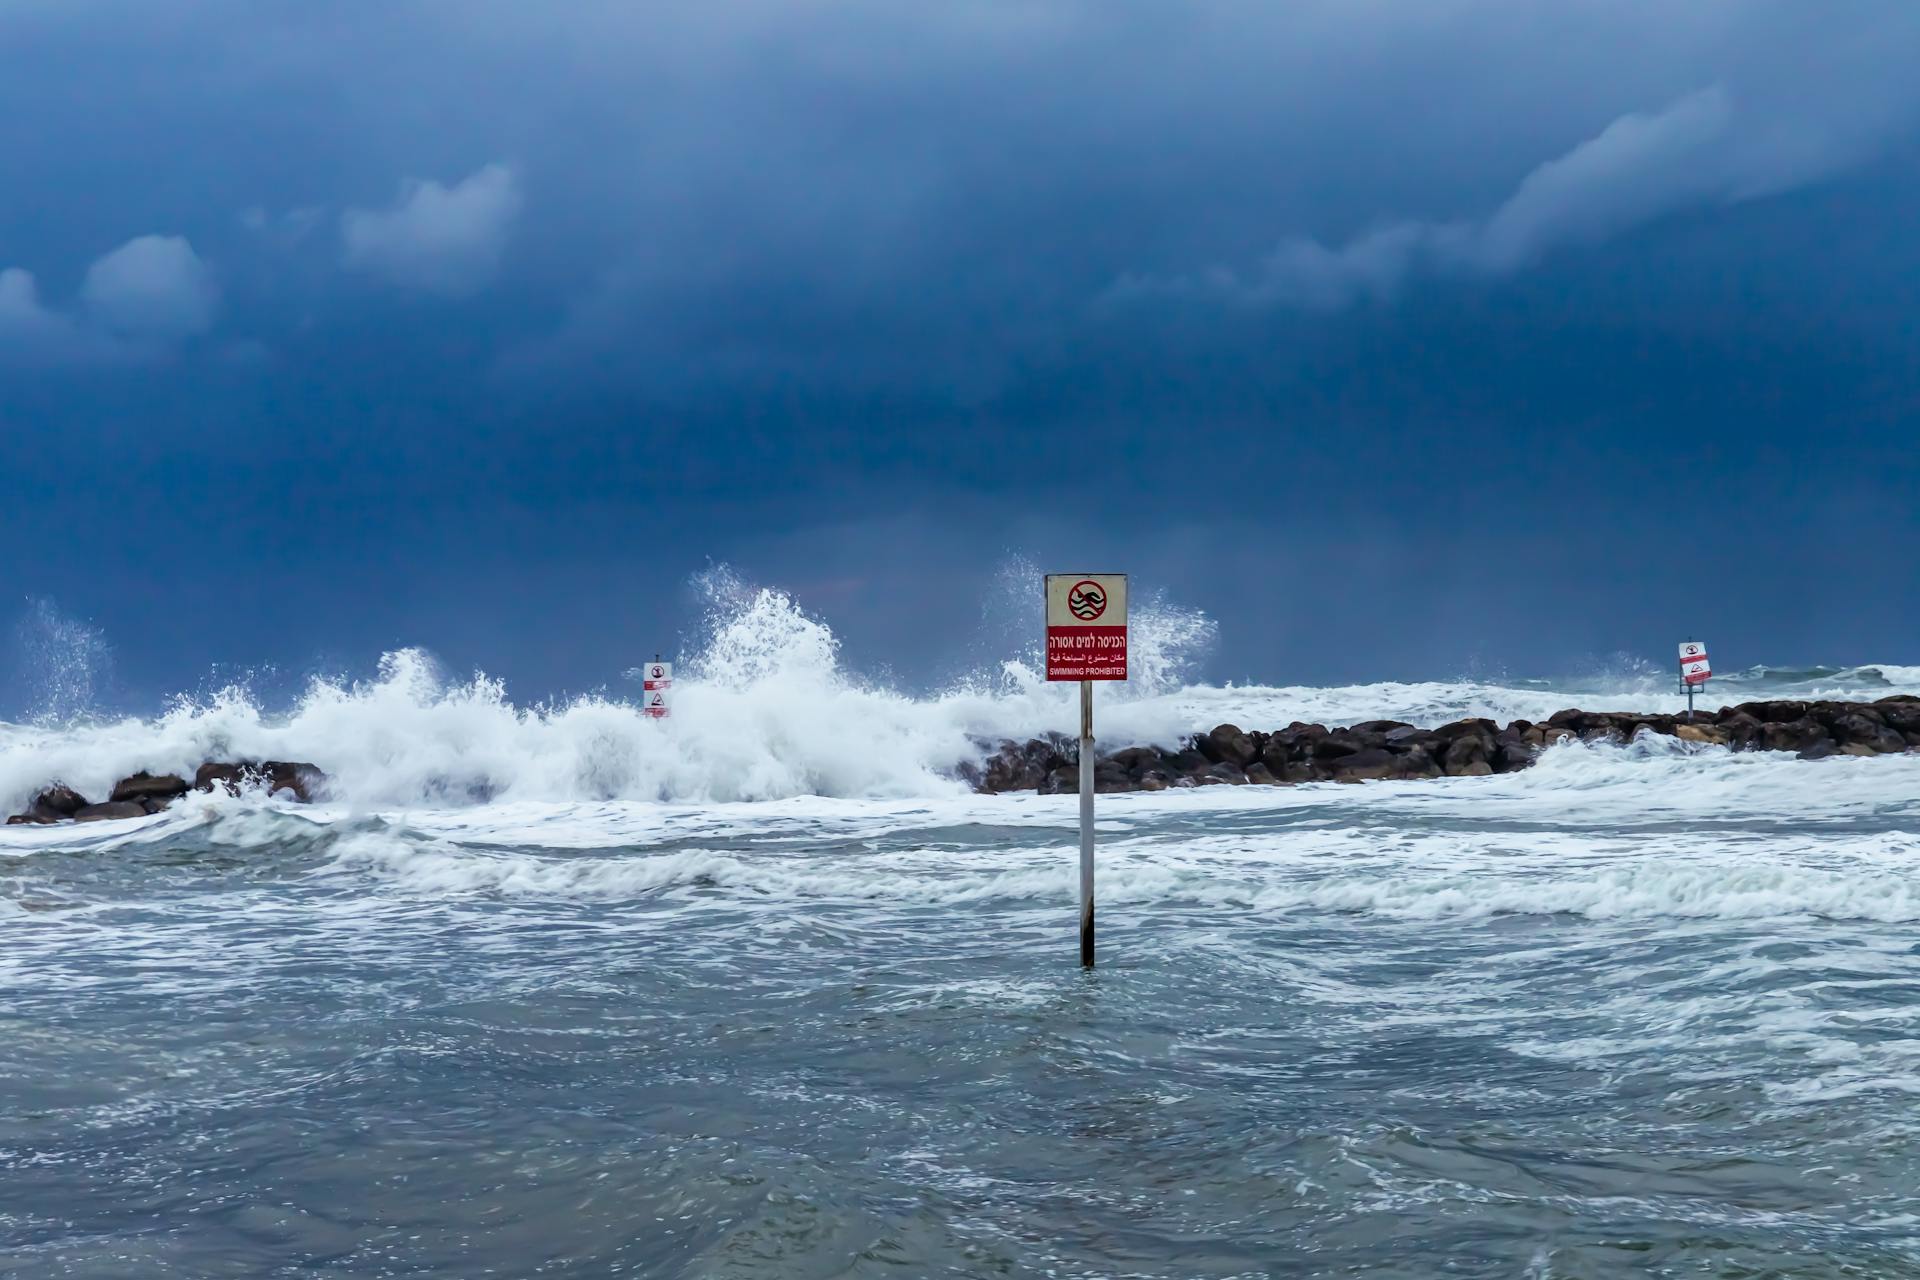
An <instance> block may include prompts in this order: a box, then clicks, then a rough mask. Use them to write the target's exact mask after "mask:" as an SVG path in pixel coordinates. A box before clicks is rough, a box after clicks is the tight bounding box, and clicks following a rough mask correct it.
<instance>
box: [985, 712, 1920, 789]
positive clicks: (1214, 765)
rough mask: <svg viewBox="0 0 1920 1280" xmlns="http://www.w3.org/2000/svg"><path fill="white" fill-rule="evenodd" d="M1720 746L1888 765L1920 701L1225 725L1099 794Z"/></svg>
mask: <svg viewBox="0 0 1920 1280" xmlns="http://www.w3.org/2000/svg"><path fill="white" fill-rule="evenodd" d="M1643 733H1645V734H1658V735H1663V736H1667V737H1673V738H1678V739H1683V740H1685V741H1690V742H1697V743H1702V744H1711V745H1717V746H1723V747H1727V748H1730V749H1732V750H1735V751H1791V752H1794V753H1796V754H1797V755H1799V756H1800V757H1801V758H1802V759H1806V760H1817V759H1820V758H1822V757H1824V756H1833V755H1855V756H1873V755H1886V754H1890V753H1893V752H1904V751H1910V750H1917V749H1920V697H1915V696H1913V695H1910V694H1899V695H1895V696H1892V697H1886V698H1881V699H1879V700H1878V701H1875V702H1794V701H1770V702H1745V703H1741V704H1740V705H1738V706H1732V707H1722V708H1720V710H1718V711H1704V710H1703V711H1700V712H1697V713H1696V714H1695V716H1694V717H1693V718H1692V719H1691V720H1689V719H1688V718H1687V716H1685V715H1664V714H1643V713H1639V712H1628V711H1579V710H1573V709H1569V710H1566V711H1559V712H1555V713H1554V714H1553V715H1551V716H1549V717H1548V718H1547V719H1546V720H1544V721H1540V722H1538V723H1536V722H1534V721H1530V720H1515V721H1513V722H1511V723H1509V724H1506V725H1504V726H1503V725H1500V724H1497V723H1496V722H1494V721H1492V720H1478V719H1476V720H1456V721H1454V722H1453V723H1451V724H1444V725H1441V726H1439V727H1438V728H1431V729H1423V728H1420V727H1418V726H1415V725H1411V724H1406V723H1404V722H1402V721H1398V720H1368V721H1365V722H1363V723H1361V724H1356V725H1349V726H1347V727H1344V728H1328V727H1327V726H1326V725H1322V724H1306V723H1303V722H1301V721H1295V722H1294V723H1292V724H1290V725H1288V726H1287V727H1286V728H1284V729H1276V730H1272V731H1266V732H1263V731H1260V730H1242V729H1241V728H1240V727H1239V726H1237V725H1232V724H1222V725H1218V726H1216V727H1215V728H1213V729H1212V730H1210V731H1209V732H1206V733H1199V734H1195V735H1194V736H1193V737H1191V738H1189V739H1187V740H1185V741H1184V742H1182V743H1181V745H1180V746H1179V747H1178V748H1177V749H1175V750H1166V749H1162V748H1158V747H1146V746H1134V747H1126V748H1123V749H1121V750H1118V751H1114V752H1112V753H1110V754H1105V755H1100V756H1097V757H1096V759H1095V763H1094V787H1095V789H1096V790H1098V791H1101V792H1121V791H1161V790H1165V789H1166V788H1168V787H1196V786H1201V787H1203V786H1220V785H1230V786H1245V785H1248V784H1255V785H1260V784H1264V785H1267V786H1284V785H1287V784H1290V783H1300V782H1369V781H1375V780H1380V779H1387V778H1441V777H1455V778H1459V777H1479V776H1485V775H1489V774H1496V773H1512V772H1514V771H1516V770H1519V769H1524V768H1526V767H1527V766H1529V765H1531V764H1532V763H1533V762H1534V761H1535V760H1537V759H1538V758H1539V755H1540V753H1541V752H1542V751H1544V750H1546V749H1547V748H1548V747H1550V746H1553V745H1554V744H1556V743H1559V742H1565V741H1568V740H1579V741H1583V742H1616V743H1624V742H1629V741H1631V740H1632V739H1633V738H1634V737H1635V736H1636V735H1639V734H1643ZM966 776H967V780H968V781H969V782H971V783H972V784H973V787H974V789H975V790H977V791H982V792H989V793H995V792H1003V791H1039V792H1041V793H1042V794H1055V793H1063V792H1071V791H1078V790H1079V788H1080V766H1079V745H1078V743H1077V742H1076V741H1075V740H1074V739H1072V738H1068V737H1064V736H1062V735H1059V734H1053V735H1049V736H1048V737H1045V738H1033V739H1030V740H1028V741H1026V742H1014V741H1010V740H1009V741H1003V742H1001V743H1000V744H999V745H998V747H997V748H996V749H995V750H994V751H993V753H992V754H991V755H989V756H988V758H987V759H986V761H985V762H984V763H983V764H981V765H979V766H977V767H972V768H970V769H969V770H967V771H966Z"/></svg>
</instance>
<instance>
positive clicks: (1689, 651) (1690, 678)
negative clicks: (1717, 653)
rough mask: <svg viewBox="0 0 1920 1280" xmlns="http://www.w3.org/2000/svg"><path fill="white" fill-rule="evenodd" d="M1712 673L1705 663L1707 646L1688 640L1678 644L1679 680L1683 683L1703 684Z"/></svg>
mask: <svg viewBox="0 0 1920 1280" xmlns="http://www.w3.org/2000/svg"><path fill="white" fill-rule="evenodd" d="M1712 675H1713V668H1712V667H1711V666H1709V665H1708V663H1707V646H1705V645H1703V644H1701V643H1700V642H1699V641H1697V640H1689V641H1687V642H1686V643H1685V644H1683V645H1681V646H1680V680H1681V683H1683V684H1705V683H1706V682H1707V681H1708V679H1710V678H1711V677H1712Z"/></svg>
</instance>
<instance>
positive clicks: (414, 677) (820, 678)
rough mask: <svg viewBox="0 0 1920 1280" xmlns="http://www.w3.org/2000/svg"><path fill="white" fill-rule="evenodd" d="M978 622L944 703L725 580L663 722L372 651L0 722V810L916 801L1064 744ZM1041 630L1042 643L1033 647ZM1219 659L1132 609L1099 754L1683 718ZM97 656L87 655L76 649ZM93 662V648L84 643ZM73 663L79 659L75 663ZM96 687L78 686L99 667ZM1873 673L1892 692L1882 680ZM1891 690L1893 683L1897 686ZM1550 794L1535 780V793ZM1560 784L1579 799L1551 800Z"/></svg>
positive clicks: (1152, 608) (1524, 693)
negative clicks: (239, 797)
mask: <svg viewBox="0 0 1920 1280" xmlns="http://www.w3.org/2000/svg"><path fill="white" fill-rule="evenodd" d="M1005 578H1006V581H1005V584H1004V589H1003V590H1001V591H998V592H996V593H995V594H994V597H993V598H992V599H990V601H989V602H988V606H987V610H986V615H987V619H988V623H989V624H990V625H989V626H988V630H989V631H992V630H997V631H998V632H999V633H1000V634H1001V635H1002V636H1004V637H1008V638H1012V639H1013V640H1015V641H1016V642H1019V643H1020V644H1022V645H1023V646H1024V647H1019V648H1016V650H1015V651H1014V653H1013V654H1012V656H1008V657H1003V658H1001V659H999V660H998V661H997V662H995V661H983V662H982V664H981V668H980V669H979V670H978V671H976V672H974V673H973V674H970V675H968V676H966V677H964V678H962V679H958V680H955V681H953V682H951V683H950V684H949V685H948V686H947V687H946V688H944V689H942V690H940V691H938V692H936V693H933V694H930V695H924V696H914V695H911V694H909V693H907V692H904V691H901V690H899V689H895V688H892V687H889V686H887V685H885V684H882V683H880V682H877V681H874V680H870V679H867V678H864V677H862V676H861V675H860V674H859V673H857V672H853V671H849V670H848V669H847V667H846V664H845V662H844V659H843V656H842V654H841V649H840V644H839V640H838V638H837V637H836V636H835V635H834V633H833V631H832V630H831V628H829V627H828V626H827V624H826V623H825V622H823V621H822V620H820V619H819V618H817V617H815V616H813V615H811V614H809V613H808V612H807V611H806V610H805V609H804V608H802V607H801V605H800V604H799V603H798V602H796V601H795V600H794V599H793V598H792V597H791V596H789V595H787V594H786V593H784V592H781V591H778V590H774V589H770V588H763V587H758V586H754V585H753V584H750V583H747V582H745V581H744V580H742V579H741V578H740V577H739V576H738V575H735V574H733V573H731V572H728V571H725V570H719V571H715V572H712V573H710V574H708V575H705V576H703V578H702V579H701V580H700V582H699V584H698V585H699V586H700V587H701V589H702V590H703V591H704V592H705V594H706V598H707V601H708V609H707V615H706V621H705V624H704V626H703V628H702V631H701V633H700V635H699V637H698V638H697V639H696V640H695V642H694V643H693V644H692V645H691V646H690V651H689V652H687V653H685V654H682V655H680V656H681V658H682V679H681V683H680V687H679V689H678V691H677V692H678V695H679V702H678V705H677V706H676V708H675V715H674V717H673V718H672V719H671V720H668V721H665V722H659V721H652V720H648V719H647V718H646V717H644V716H643V715H642V714H641V713H640V711H639V708H638V707H637V706H636V705H635V704H634V703H633V702H631V701H629V700H627V699H626V698H623V697H619V696H615V695H612V694H604V693H602V694H593V695H588V696H583V697H578V698H574V699H571V700H569V701H565V702H562V703H557V704H552V705H531V706H518V705H516V704H515V703H514V702H513V701H512V699H511V698H510V696H509V693H508V691H507V689H506V688H505V686H504V685H503V684H502V683H501V682H500V681H498V680H496V679H493V678H491V677H489V676H487V675H485V674H484V673H475V674H473V675H471V676H467V677H458V676H452V675H449V674H448V673H446V672H444V671H442V670H441V669H440V668H439V667H438V665H437V664H436V663H435V662H434V661H433V659H432V658H431V657H430V655H428V654H426V653H425V652H424V651H421V650H419V649H400V650H396V651H394V652H392V653H389V654H386V655H384V656H383V657H382V658H381V660H380V663H379V666H378V669H377V671H376V672H375V673H374V675H372V676H371V677H370V678H366V679H361V680H339V679H319V678H316V679H314V680H313V681H311V682H310V683H309V685H308V686H307V688H306V690H305V691H304V693H303V694H301V696H300V697H299V698H298V699H297V701H296V702H295V703H294V704H293V705H292V706H291V707H290V708H289V709H287V710H286V711H284V712H280V713H274V712H270V711H268V710H267V709H265V708H263V707H262V705H261V703H260V700H259V699H258V697H257V696H256V695H255V694H254V693H252V692H251V691H250V690H249V689H247V688H246V687H244V686H241V685H234V686H229V687H227V688H224V689H220V690H216V691H215V692H214V693H212V694H210V695H207V696H204V697H201V698H195V699H186V698H182V699H179V700H177V701H176V702H175V703H174V704H173V705H172V706H171V707H170V708H169V709H168V710H167V711H166V712H165V713H164V714H162V715H160V716H158V717H156V718H152V719H137V718H122V719H117V720H99V719H90V718H86V717H79V718H69V719H67V720H64V721H60V720H47V721H42V722H40V723H35V724H29V725H0V806H5V807H6V809H7V811H13V810H16V809H18V808H19V807H21V806H22V805H24V803H25V802H26V800H27V799H28V798H29V797H30V796H31V795H32V793H33V792H34V791H35V790H37V789H38V788H39V787H41V786H42V785H44V784H46V783H47V782H49V781H52V780H55V779H58V780H62V781H65V782H67V783H68V784H70V785H72V786H74V787H75V788H77V789H78V790H80V791H81V792H82V793H83V794H85V795H87V796H88V797H89V798H99V797H100V796H102V795H104V794H105V792H106V791H107V789H108V788H110V787H111V785H112V783H113V782H114V780H115V779H117V778H120V777H123V776H125V775H127V774H129V773H132V772H135V771H137V770H141V769H146V770H151V771H155V772H183V773H188V774H190V773H191V772H192V770H193V769H194V768H195V767H196V766H197V765H199V764H200V763H201V762H202V761H205V760H219V759H295V760H311V761H313V762H314V763H316V764H318V765H320V766H321V767H322V768H323V769H325V770H326V771H327V773H328V774H329V775H330V777H331V779H332V788H333V789H332V798H333V799H334V800H335V801H336V802H337V803H342V804H346V805H349V806H354V807H360V808H372V809H392V808H406V807H411V806H448V805H454V806H459V805H472V804H477V803H485V802H488V801H543V802H573V801H607V800H622V801H656V802H687V803H727V802H735V801H766V800H773V799H779V798H783V797H792V796H805V795H821V796H838V797H878V798H889V797H890V798H902V797H916V796H918V797H933V796H941V795H949V794H954V793H957V792H959V791H961V790H963V789H964V784H963V783H962V782H960V781H959V780H958V778H957V770H958V768H959V766H960V765H961V764H962V763H963V762H966V761H970V760H975V759H978V758H979V756H980V755H981V752H982V750H983V744H991V743H993V742H997V741H998V740H1000V739H1002V738H1015V739H1024V738H1027V737H1030V736H1033V735H1037V734H1043V733H1046V732H1050V731H1051V732H1069V731H1071V730H1072V728H1073V726H1074V724H1075V715H1076V709H1075V700H1074V692H1075V691H1074V690H1073V689H1072V688H1071V687H1070V686H1067V685H1053V684H1048V683H1047V682H1046V681H1044V680H1043V679H1041V678H1040V677H1039V675H1038V673H1037V672H1036V671H1035V669H1034V668H1033V666H1031V665H1030V663H1029V659H1031V658H1032V657H1033V653H1034V649H1033V646H1032V645H1031V644H1030V643H1027V641H1031V639H1032V637H1031V636H1029V637H1027V641H1021V637H1022V636H1023V634H1024V633H1023V632H1022V630H1021V627H1020V626H1019V625H1015V622H1009V621H1006V620H1005V618H1004V617H1002V616H1001V615H1003V614H1004V615H1006V616H1007V617H1013V618H1015V621H1017V620H1018V618H1019V617H1025V618H1026V619H1027V624H1028V625H1031V624H1032V623H1033V618H1034V615H1035V614H1036V613H1037V603H1036V602H1034V601H1032V600H1031V599H1030V600H1029V601H1028V602H1027V603H1026V604H1022V603H1021V602H1020V600H1019V599H1017V598H1016V595H1015V593H1014V591H1013V587H1014V586H1017V585H1018V583H1019V582H1022V581H1025V582H1027V583H1028V584H1029V586H1031V585H1032V583H1033V582H1034V581H1037V579H1033V578H1031V577H1030V576H1029V575H1028V574H1027V572H1026V570H1025V568H1024V567H1018V566H1016V567H1015V568H1013V569H1010V570H1009V571H1008V573H1007V574H1006V575H1005ZM1036 634H1037V627H1036ZM1214 639H1215V628H1214V624H1213V622H1212V620H1211V619H1209V618H1207V617H1206V616H1205V615H1204V614H1201V613H1199V612H1197V611H1195V610H1192V609H1188V608H1185V607H1182V606H1180V605H1178V604H1177V603H1175V602H1172V601H1170V600H1167V599H1166V598H1165V597H1164V596H1163V595H1159V594H1156V593H1148V594H1146V595H1144V596H1143V598H1142V602H1141V603H1139V604H1136V606H1135V609H1134V635H1133V646H1132V648H1133V653H1134V679H1133V680H1131V681H1129V682H1127V683H1126V684H1125V685H1120V686H1116V687H1114V688H1112V689H1109V690H1105V691H1103V692H1104V693H1105V694H1106V696H1105V697H1104V698H1103V700H1102V709H1101V722H1100V730H1101V733H1100V736H1101V745H1102V749H1103V750H1112V749H1115V748H1118V747H1121V746H1125V745H1130V744H1137V743H1150V744H1154V745H1158V746H1162V747H1171V746H1175V745H1177V744H1178V743H1179V741H1180V740H1181V739H1182V738H1183V737H1184V736H1185V735H1188V734H1191V733H1193V732H1195V731H1196V730H1205V729H1207V728H1210V727H1211V726H1213V725H1215V724H1218V723H1221V722H1223V721H1231V722H1234V723H1238V724H1241V725H1243V726H1247V727H1269V728H1270V727H1279V726H1284V725H1286V724H1287V723H1289V722H1290V721H1293V720H1305V721H1310V722H1313V721H1317V722H1322V723H1326V724H1347V723H1353V722H1355V721H1360V720H1366V719H1374V718H1387V719H1398V720H1405V721H1409V722H1412V723H1415V724H1421V725H1436V724H1440V723H1444V722H1446V721H1449V720H1456V719H1459V718H1461V717H1464V716H1485V717H1488V718H1490V719H1495V720H1499V721H1502V722H1505V721H1508V720H1511V719H1514V718H1516V717H1526V718H1529V719H1544V718H1545V717H1546V716H1547V715H1549V714H1551V713H1552V712H1553V711H1555V710H1558V709H1560V708H1562V707H1566V706H1571V705H1581V706H1584V707H1589V708H1606V707H1614V708H1620V709H1636V710H1660V709H1677V707H1678V705H1680V699H1679V698H1678V696H1677V695H1675V694H1673V693H1672V692H1671V690H1667V691H1665V692H1661V691H1659V690H1652V689H1649V688H1647V686H1646V684H1645V681H1644V673H1640V672H1628V673H1624V675H1623V673H1621V672H1619V671H1618V670H1616V671H1615V672H1614V673H1613V675H1614V676H1615V677H1620V678H1621V682H1622V684H1623V686H1624V687H1622V688H1618V689H1610V688H1608V687H1607V683H1606V682H1607V677H1606V675H1605V674H1604V673H1603V674H1602V675H1600V676H1595V677H1588V678H1585V679H1583V680H1578V681H1570V682H1566V683H1564V684H1558V685H1549V684H1546V683H1545V682H1541V683H1538V684H1535V685H1531V686H1516V685H1505V684H1488V683H1480V682H1472V681H1429V682H1414V683H1399V682H1381V683H1374V684H1361V685H1348V686H1337V687H1312V686H1300V685H1281V686H1265V685H1250V686H1248V685H1243V686H1227V687H1221V686H1215V685H1209V684H1204V683H1197V682H1194V681H1193V672H1194V669H1195V667H1196V664H1197V663H1198V662H1199V661H1200V660H1201V659H1202V658H1203V657H1204V655H1205V654H1206V652H1207V651H1208V649H1209V647H1210V646H1211V645H1212V643H1213V642H1214ZM89 643H92V642H89ZM101 643H103V642H101ZM90 651H91V650H90ZM94 669H95V668H89V670H94ZM1888 673H1893V674H1892V675H1889V674H1888ZM1913 675H1920V672H1917V671H1916V670H1915V669H1914V668H1910V667H1909V668H1897V667H1877V668H1844V669H1842V668H1815V669H1810V670H1803V671H1801V672H1798V673H1795V675H1794V677H1793V679H1791V680H1788V679H1785V678H1783V677H1780V676H1777V675H1774V674H1771V673H1764V672H1763V673H1758V674H1755V675H1752V676H1749V677H1746V678H1743V677H1741V676H1738V675H1736V676H1733V677H1730V678H1728V679H1726V680H1723V681H1720V682H1718V683H1719V685H1720V686H1721V688H1720V691H1721V693H1722V695H1723V696H1726V697H1728V698H1729V700H1737V698H1739V697H1763V696H1809V695H1811V694H1817V693H1818V692H1820V691H1822V690H1826V689H1832V690H1838V691H1845V692H1853V693H1858V692H1860V691H1862V690H1865V689H1873V690H1875V691H1876V693H1879V692H1888V691H1891V690H1892V688H1894V687H1896V686H1895V683H1894V682H1895V679H1896V678H1904V677H1908V676H1913ZM1915 683H1920V682H1913V681H1909V682H1908V684H1907V686H1906V687H1913V686H1914V684H1915ZM1558 776H1559V775H1558V774H1557V773H1554V772H1551V771H1550V772H1549V774H1548V775H1547V777H1548V778H1549V779H1552V778H1556V777H1558ZM1564 785H1576V786H1577V785H1578V784H1577V782H1569V783H1565V784H1564Z"/></svg>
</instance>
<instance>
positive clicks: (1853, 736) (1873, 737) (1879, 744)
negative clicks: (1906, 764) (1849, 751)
mask: <svg viewBox="0 0 1920 1280" xmlns="http://www.w3.org/2000/svg"><path fill="white" fill-rule="evenodd" d="M1833 737H1834V740H1835V741H1836V742H1838V743H1839V744H1840V745H1841V746H1842V747H1866V748H1867V749H1868V750H1870V751H1872V752H1873V753H1874V754H1875V755H1880V754H1884V753H1887V752H1894V751H1905V750H1906V749H1907V740H1906V739H1905V738H1904V737H1902V736H1901V735H1900V734H1899V733H1897V732H1896V731H1894V730H1892V729H1889V728H1888V727H1887V726H1886V725H1884V724H1882V723H1881V722H1880V718H1879V717H1878V716H1871V715H1867V714H1865V713H1861V714H1856V715H1838V716H1835V717H1834V718H1833Z"/></svg>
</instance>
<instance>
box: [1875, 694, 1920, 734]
mask: <svg viewBox="0 0 1920 1280" xmlns="http://www.w3.org/2000/svg"><path fill="white" fill-rule="evenodd" d="M1873 705H1874V708H1875V709H1876V710H1877V711H1879V712H1880V718H1881V719H1882V720H1884V721H1886V722H1887V727H1888V728H1889V729H1898V730H1899V731H1900V732H1901V733H1920V699H1915V700H1907V699H1906V698H1905V695H1902V697H1901V700H1898V701H1896V700H1894V699H1890V698H1882V699H1880V701H1878V702H1876V703H1874V704H1873Z"/></svg>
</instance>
